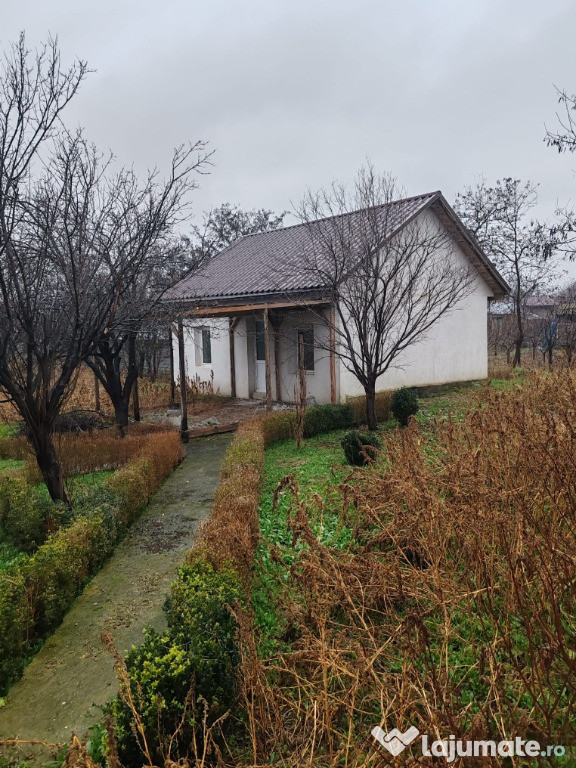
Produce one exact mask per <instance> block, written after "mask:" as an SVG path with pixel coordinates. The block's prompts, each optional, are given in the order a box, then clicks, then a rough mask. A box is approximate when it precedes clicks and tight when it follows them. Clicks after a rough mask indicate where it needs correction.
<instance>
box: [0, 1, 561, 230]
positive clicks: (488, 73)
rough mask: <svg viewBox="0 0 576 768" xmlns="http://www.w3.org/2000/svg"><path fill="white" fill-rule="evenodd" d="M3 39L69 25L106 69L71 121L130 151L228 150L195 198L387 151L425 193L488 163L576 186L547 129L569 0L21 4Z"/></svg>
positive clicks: (260, 193) (238, 191) (550, 203)
mask: <svg viewBox="0 0 576 768" xmlns="http://www.w3.org/2000/svg"><path fill="white" fill-rule="evenodd" d="M2 4H3V6H5V7H3V8H2V31H1V35H2V40H1V43H2V45H5V44H6V43H8V42H9V41H11V40H14V39H15V38H16V37H17V35H18V33H19V31H20V30H21V29H25V30H26V31H27V34H28V38H29V41H30V42H31V43H32V42H37V41H39V40H42V39H43V38H45V37H46V34H47V32H48V31H52V32H53V33H57V34H58V35H59V39H60V44H61V47H62V50H63V53H64V56H65V58H70V57H72V56H74V55H77V56H81V57H83V58H86V59H88V61H89V63H90V65H91V66H92V67H93V68H94V69H96V70H97V72H96V73H95V74H92V75H91V76H90V77H89V79H88V81H87V82H86V84H85V86H84V88H83V90H82V93H81V95H80V96H79V97H78V99H77V101H76V102H75V104H74V105H73V106H72V107H71V109H70V113H69V117H70V118H71V119H72V120H73V121H74V122H75V123H78V124H81V125H83V126H85V128H86V131H87V134H88V135H89V136H90V137H91V138H93V139H94V140H95V141H96V143H97V144H98V145H100V146H103V147H110V148H111V149H113V150H114V152H115V153H116V154H117V156H118V157H119V159H120V160H121V161H122V162H123V163H132V162H133V163H134V165H135V166H136V167H137V168H139V169H143V168H145V167H148V166H152V165H160V166H161V165H162V163H163V162H165V160H166V158H167V157H168V155H169V154H170V151H171V148H172V146H173V145H175V144H178V143H180V142H182V141H185V140H187V139H191V140H195V139H197V138H205V139H207V140H209V141H210V143H211V145H212V146H213V147H214V148H216V149H217V153H216V156H215V167H214V169H213V172H212V174H211V175H210V176H209V177H206V178H204V179H202V180H201V185H202V188H201V189H200V190H198V191H197V193H196V198H195V207H196V210H198V211H201V210H203V209H206V208H208V207H210V206H211V205H215V204H218V203H219V202H222V201H225V200H228V201H232V202H237V203H239V204H240V205H242V206H244V207H254V206H266V207H271V208H273V209H276V210H281V209H285V208H289V207H290V201H296V200H298V199H299V197H300V196H301V195H302V193H303V192H304V190H305V189H306V187H308V186H310V187H313V188H314V187H318V186H320V185H322V184H326V183H328V182H329V181H330V180H331V179H333V178H343V179H348V178H350V177H351V176H352V175H353V173H354V171H355V169H356V168H357V167H358V166H359V165H360V164H361V163H362V162H363V161H364V159H365V158H366V157H370V158H371V159H372V161H373V162H374V164H375V166H376V167H377V168H378V169H379V170H389V171H391V172H393V173H394V174H395V175H396V176H397V177H398V180H399V182H400V183H401V184H402V185H403V186H404V187H405V188H406V189H407V191H408V192H409V193H419V192H423V191H428V190H431V189H438V188H440V189H442V190H443V191H444V193H445V194H446V196H447V197H448V199H453V197H454V195H455V193H456V191H457V190H458V189H461V188H463V187H464V186H465V185H467V184H470V183H472V182H473V181H474V179H475V178H476V177H478V176H481V175H484V176H485V177H486V178H487V180H489V181H492V180H495V179H496V178H498V177H502V176H505V175H511V176H517V177H519V178H523V179H528V178H530V179H532V180H534V181H539V182H540V183H541V188H540V189H541V204H540V207H539V213H540V215H548V214H550V213H551V212H552V211H553V209H554V206H555V203H556V201H557V200H558V201H560V202H565V201H567V200H568V199H570V198H573V197H576V196H575V195H574V188H575V179H574V174H573V168H575V167H576V158H574V157H571V156H569V157H566V156H558V155H557V154H555V153H554V151H553V150H551V149H548V148H547V147H546V146H545V145H544V143H543V141H542V139H543V136H544V124H545V123H548V124H550V125H553V124H554V122H555V118H554V113H555V110H556V99H555V94H554V90H553V84H557V85H559V86H563V87H566V88H567V89H569V90H575V91H576V75H574V72H573V39H574V32H575V26H576V6H575V5H574V4H573V3H572V2H570V1H569V0H549V1H548V2H547V3H542V2H541V1H540V0H538V1H537V2H536V1H535V0H476V1H475V2H467V3H463V2H461V0H435V1H434V2H430V1H429V0H405V2H404V3H397V2H391V1H390V0H357V1H356V2H350V1H349V2H344V0H331V1H330V2H326V1H325V0H307V2H304V1H303V0H291V2H287V1H286V0H284V1H282V2H280V0H243V1H242V2H239V1H238V0H213V1H211V2H209V3H208V2H204V3H201V2H195V1H193V2H190V1H188V2H184V0H164V2H162V3H158V2H150V0H143V1H141V2H134V1H132V0H124V2H122V0H100V1H99V2H98V3H90V4H88V3H79V2H78V0H51V2H50V3H46V2H42V0H29V1H28V2H26V3H21V4H15V3H8V2H7V0H3V3H2Z"/></svg>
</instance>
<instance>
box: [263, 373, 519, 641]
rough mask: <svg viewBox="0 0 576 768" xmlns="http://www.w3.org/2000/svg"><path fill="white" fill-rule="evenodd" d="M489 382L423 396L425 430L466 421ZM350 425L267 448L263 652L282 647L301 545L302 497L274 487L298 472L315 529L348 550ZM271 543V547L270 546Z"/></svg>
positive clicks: (388, 426)
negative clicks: (345, 511)
mask: <svg viewBox="0 0 576 768" xmlns="http://www.w3.org/2000/svg"><path fill="white" fill-rule="evenodd" d="M517 383H518V380H515V379H510V380H493V381H492V382H491V383H490V386H491V387H492V388H495V389H509V388H511V387H512V386H515V385H517ZM487 386H488V385H487V384H486V383H485V382H472V383H470V384H468V383H465V384H460V385H458V384H455V385H450V386H446V387H445V388H442V389H440V390H439V391H437V392H435V393H433V394H431V395H429V396H426V397H421V398H420V399H419V405H420V410H419V412H418V414H417V416H416V419H417V421H418V423H419V424H420V426H421V427H422V428H423V429H424V430H426V428H427V427H429V426H432V425H433V424H434V423H435V422H436V421H437V420H439V419H444V418H448V417H451V418H453V419H456V420H458V419H461V418H463V416H464V415H465V413H466V412H467V411H468V410H469V409H470V408H471V407H473V406H474V405H475V404H476V403H477V402H478V400H479V398H481V395H482V392H483V391H484V390H485V388H486V387H487ZM395 429H398V426H397V422H396V421H395V419H389V420H388V421H386V422H384V423H382V424H380V425H379V429H378V431H379V434H380V436H381V439H382V443H383V445H384V446H385V444H386V434H387V433H389V432H390V431H391V430H395ZM348 431H349V430H347V429H342V430H336V431H334V432H330V433H327V434H323V435H317V436H316V437H312V438H308V439H307V440H305V441H304V444H303V446H302V447H301V448H300V449H298V448H297V446H296V442H295V441H294V440H283V441H281V442H278V443H274V444H272V445H271V446H270V447H268V448H267V449H266V458H265V464H264V475H263V486H262V492H261V502H260V510H259V514H260V531H261V536H262V543H261V545H260V547H259V550H258V553H257V555H256V572H257V578H256V580H255V584H256V587H255V590H254V607H255V611H256V620H257V624H258V626H259V628H260V629H261V631H262V644H261V651H262V652H263V653H264V654H271V653H273V652H274V651H275V650H277V649H278V647H279V646H278V643H279V641H278V638H279V637H280V636H281V635H282V618H281V611H280V610H279V609H278V605H279V603H280V602H281V599H282V594H281V592H282V589H281V587H279V585H280V584H282V583H284V584H287V583H288V582H289V569H290V566H291V565H292V564H293V563H294V562H295V560H296V559H297V557H298V553H299V551H300V545H297V546H296V547H293V546H292V533H291V532H290V531H289V530H288V527H287V516H288V514H289V512H290V510H291V508H294V509H295V508H296V507H297V501H296V499H295V498H294V495H293V493H292V492H291V491H290V489H289V488H285V489H283V490H281V491H280V492H279V493H278V495H277V499H276V501H275V490H276V488H277V486H278V484H279V483H280V482H281V481H282V480H283V479H284V478H285V477H286V476H287V475H293V477H294V480H295V483H296V486H297V489H298V494H299V498H300V500H302V501H306V502H310V501H312V502H315V503H312V504H309V505H308V508H309V509H310V508H312V509H313V510H314V515H313V519H311V521H310V522H311V525H312V529H313V530H314V533H315V534H316V535H317V536H318V538H319V539H320V540H321V541H322V543H323V544H326V545H328V546H333V547H336V548H338V549H345V548H346V547H347V546H348V545H349V544H350V543H351V539H352V530H351V528H350V527H349V526H347V525H346V524H344V523H343V521H342V498H341V494H340V492H339V490H338V485H339V483H341V482H342V481H343V480H344V479H345V478H347V477H352V468H351V467H350V466H349V465H348V464H347V462H346V460H345V458H344V453H343V450H342V446H341V445H340V441H341V440H342V437H343V436H344V435H345V434H346V433H347V432H348ZM270 545H271V546H270Z"/></svg>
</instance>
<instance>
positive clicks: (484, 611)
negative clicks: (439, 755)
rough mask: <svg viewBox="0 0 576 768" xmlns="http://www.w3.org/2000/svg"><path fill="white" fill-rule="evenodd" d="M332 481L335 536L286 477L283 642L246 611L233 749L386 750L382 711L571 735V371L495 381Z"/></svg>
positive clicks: (446, 729) (491, 761) (575, 688)
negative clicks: (340, 533)
mask: <svg viewBox="0 0 576 768" xmlns="http://www.w3.org/2000/svg"><path fill="white" fill-rule="evenodd" d="M342 492H343V499H344V501H343V506H342V516H343V518H344V519H346V520H348V522H349V525H350V526H351V527H352V529H353V533H354V535H353V539H352V544H351V546H349V547H348V548H347V549H344V550H339V549H336V548H332V547H330V546H327V545H325V544H323V543H322V542H321V541H320V539H319V538H318V537H317V536H316V535H315V534H314V532H313V530H312V526H311V520H313V519H314V517H315V516H317V514H318V510H317V509H316V508H315V507H314V505H310V504H308V503H306V502H304V501H302V500H301V498H300V497H299V492H298V489H297V487H294V486H293V487H292V493H293V502H292V511H291V514H290V516H289V527H290V530H291V531H292V533H293V537H294V538H293V541H294V543H297V542H301V543H302V544H303V546H302V547H301V548H300V554H299V555H298V557H297V558H296V561H295V562H294V565H293V566H292V568H291V569H290V573H289V578H288V580H287V582H285V583H284V584H282V585H279V590H278V594H279V595H280V602H281V609H282V612H283V615H284V617H285V618H286V619H287V621H288V632H287V633H285V638H286V637H288V638H290V643H289V648H288V650H285V651H283V652H281V653H279V654H278V655H277V656H275V657H274V658H268V659H262V658H260V657H259V654H258V638H257V637H255V635H254V629H253V626H252V622H251V620H250V617H249V616H245V617H244V619H243V621H242V622H241V636H242V646H243V654H244V659H243V685H244V707H245V710H246V713H247V716H248V723H249V742H250V752H251V754H250V756H249V757H245V758H244V759H243V761H242V762H241V764H243V765H259V766H260V765H269V764H270V765H272V764H273V765H276V766H285V767H286V768H288V766H290V767H292V766H294V768H295V767H296V766H303V765H310V766H312V765H313V766H330V767H332V766H334V767H335V766H341V765H346V766H349V768H353V767H357V768H360V766H372V765H373V766H377V765H384V764H386V762H385V759H386V758H385V753H384V752H383V750H382V749H381V748H380V747H379V746H378V745H377V744H376V743H375V742H374V741H373V739H372V737H371V736H370V731H371V729H372V728H373V727H374V726H375V725H381V726H382V728H384V730H386V731H388V730H390V729H391V728H393V727H398V728H400V729H401V730H405V729H406V728H408V727H409V726H410V725H415V726H416V727H417V728H419V730H420V731H421V732H422V733H426V734H429V735H430V738H434V739H435V738H445V737H447V736H448V735H449V734H456V735H457V737H458V738H462V739H467V738H468V739H472V738H476V739H488V738H493V739H495V740H496V741H498V740H500V739H506V738H514V736H516V735H520V736H522V737H524V738H528V737H530V736H531V737H533V738H535V739H537V740H539V741H540V743H542V744H562V743H566V742H567V741H568V739H569V738H570V735H571V734H573V732H574V714H573V712H574V703H575V699H576V674H575V672H576V643H575V641H574V637H575V634H576V619H575V618H574V603H575V597H576V594H575V589H576V557H574V552H576V379H575V378H574V377H573V376H571V375H568V374H553V375H536V376H534V377H532V378H531V379H530V381H529V382H528V383H526V385H525V386H524V387H523V388H521V389H520V388H517V389H514V390H512V391H509V392H496V391H491V390H490V389H488V391H487V394H486V396H485V398H484V401H483V403H482V404H481V407H479V408H478V409H477V410H474V411H473V412H471V413H470V414H469V415H468V416H467V417H466V418H465V419H464V421H463V422H462V423H458V424H455V423H452V422H450V421H445V422H443V423H442V424H439V425H438V427H437V428H436V429H434V428H432V430H431V431H429V432H427V433H426V434H422V433H421V432H420V431H419V430H418V427H417V425H415V424H412V426H411V427H410V428H408V429H406V430H401V431H398V432H395V433H393V434H392V435H390V437H389V438H388V441H387V457H386V463H385V466H382V467H380V468H376V469H374V470H369V471H363V472H361V473H360V475H359V477H358V479H357V482H356V483H354V484H353V485H347V486H345V487H343V488H342ZM415 755H416V750H406V752H404V753H402V755H401V756H399V757H398V758H396V762H395V764H398V765H400V764H404V765H410V764H415V762H414V760H415ZM418 764H420V765H425V764H427V763H426V761H425V759H423V758H420V762H419V763H418ZM430 764H431V763H430ZM454 764H455V765H458V764H460V765H462V766H464V765H466V766H473V765H497V764H499V762H498V761H497V759H496V758H486V757H485V758H478V759H474V758H466V759H465V761H462V760H460V763H458V761H457V762H455V763H454Z"/></svg>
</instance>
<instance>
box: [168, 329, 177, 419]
mask: <svg viewBox="0 0 576 768" xmlns="http://www.w3.org/2000/svg"><path fill="white" fill-rule="evenodd" d="M172 345H173V339H172V326H170V328H168V350H169V352H170V357H169V358H168V359H169V361H170V405H171V406H172V405H174V403H175V402H176V377H175V376H174V347H173V346H172Z"/></svg>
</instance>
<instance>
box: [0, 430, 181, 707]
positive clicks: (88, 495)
mask: <svg viewBox="0 0 576 768" xmlns="http://www.w3.org/2000/svg"><path fill="white" fill-rule="evenodd" d="M23 448H25V445H24V444H23V441H22V440H21V439H19V438H15V437H4V438H3V439H2V444H1V450H2V455H3V456H4V457H6V456H7V455H8V456H9V455H10V453H11V452H12V454H13V455H14V456H19V457H21V456H22V457H25V456H26V452H24V451H23ZM58 450H59V452H60V458H61V461H62V465H63V467H64V469H65V473H66V484H67V487H68V490H69V495H70V498H71V499H72V502H73V505H72V510H69V509H67V508H66V507H64V506H63V505H58V504H54V503H53V502H52V501H51V500H50V498H49V496H48V493H47V490H46V487H45V486H44V485H43V484H42V483H41V482H40V481H39V475H38V472H37V469H36V466H35V465H34V463H33V462H32V461H31V459H29V458H28V459H27V460H26V461H22V459H20V458H19V459H15V458H8V459H6V458H4V461H3V463H4V468H3V469H2V470H1V471H0V531H1V533H0V537H1V538H0V692H2V691H4V690H6V688H7V686H8V685H9V684H10V683H11V682H13V681H14V679H16V678H17V677H18V675H19V674H20V672H21V670H22V667H23V664H24V663H25V661H26V659H27V658H29V657H30V654H31V653H32V652H33V650H35V649H37V647H38V643H39V641H41V640H42V639H43V638H45V637H46V636H47V635H48V634H50V632H51V631H52V630H53V629H54V628H55V627H56V626H57V625H58V624H59V623H60V621H61V620H62V617H63V616H64V614H65V613H66V611H67V609H68V607H69V606H70V604H71V603H72V601H73V599H74V598H75V596H76V595H77V594H78V593H79V591H80V590H81V589H82V587H83V586H84V585H85V583H86V582H87V580H88V579H89V578H90V576H91V575H92V574H93V573H95V571H96V570H98V568H99V567H100V566H101V565H102V563H103V562H104V561H105V560H106V559H107V557H108V556H109V555H110V554H111V552H112V551H113V549H114V546H115V545H116V543H117V542H118V541H119V540H120V538H121V537H122V536H123V534H124V532H125V531H126V529H127V527H128V526H129V525H130V524H131V522H132V521H133V520H134V519H135V517H136V516H137V515H138V513H139V512H140V511H141V510H142V508H143V507H144V506H145V504H146V503H147V501H148V499H149V498H150V496H151V494H152V493H153V492H154V491H155V490H156V488H157V487H158V485H159V484H160V482H161V481H162V480H163V479H164V478H165V477H166V476H167V475H168V474H169V473H170V472H171V471H172V469H173V468H174V466H176V464H177V463H178V462H179V460H180V458H181V455H182V448H181V444H180V440H179V435H178V433H177V432H175V431H160V430H158V428H157V427H156V428H151V429H149V430H146V431H145V432H144V431H142V433H141V434H140V435H135V436H132V437H130V438H125V439H124V440H121V439H120V438H119V437H117V436H116V435H114V436H111V435H109V434H106V433H103V432H98V433H94V434H90V435H81V436H71V435H63V436H61V438H60V440H59V441H58ZM112 470H115V471H112Z"/></svg>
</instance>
